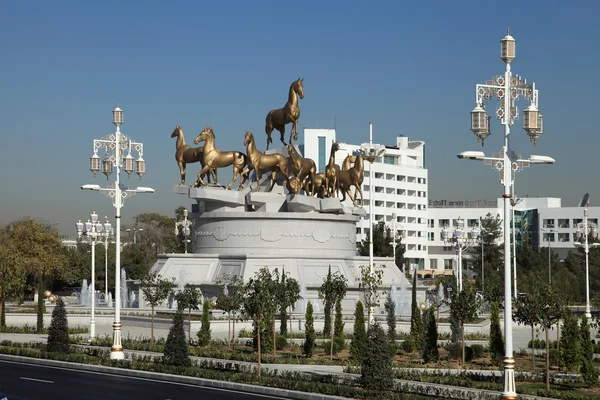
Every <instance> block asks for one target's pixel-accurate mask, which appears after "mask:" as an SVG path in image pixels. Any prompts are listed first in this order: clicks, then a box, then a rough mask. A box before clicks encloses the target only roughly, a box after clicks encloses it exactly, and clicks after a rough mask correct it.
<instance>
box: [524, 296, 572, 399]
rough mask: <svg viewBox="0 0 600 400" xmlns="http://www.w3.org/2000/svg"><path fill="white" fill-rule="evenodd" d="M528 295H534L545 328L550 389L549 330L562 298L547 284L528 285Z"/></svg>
mask: <svg viewBox="0 0 600 400" xmlns="http://www.w3.org/2000/svg"><path fill="white" fill-rule="evenodd" d="M528 296H534V297H535V300H533V301H535V302H536V303H537V304H538V305H539V308H538V315H539V317H540V320H539V325H540V326H541V327H542V328H544V329H545V330H546V390H550V336H549V330H550V328H552V326H553V325H554V324H556V323H557V322H558V321H559V319H560V317H561V314H562V310H563V307H564V302H563V301H564V300H563V298H562V297H561V295H560V293H559V292H558V291H557V289H555V288H554V287H552V286H549V285H544V284H542V285H536V286H533V287H530V291H529V293H528Z"/></svg>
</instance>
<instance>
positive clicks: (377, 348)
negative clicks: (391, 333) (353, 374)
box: [361, 323, 394, 392]
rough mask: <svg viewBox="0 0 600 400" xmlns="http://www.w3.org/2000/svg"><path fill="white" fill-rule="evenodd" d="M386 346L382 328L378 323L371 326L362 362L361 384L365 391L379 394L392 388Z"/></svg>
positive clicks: (390, 364) (389, 358) (391, 374)
mask: <svg viewBox="0 0 600 400" xmlns="http://www.w3.org/2000/svg"><path fill="white" fill-rule="evenodd" d="M387 344H388V340H387V338H386V334H385V332H384V331H383V328H382V327H381V326H380V325H379V324H378V323H375V324H373V325H371V326H370V327H369V334H368V339H367V348H366V354H365V356H364V358H363V361H362V376H361V384H362V386H363V387H364V388H365V389H369V390H375V391H378V392H380V391H386V390H390V389H391V388H392V387H393V386H394V370H393V368H392V358H391V354H390V352H389V349H388V345H387Z"/></svg>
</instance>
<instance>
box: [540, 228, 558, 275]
mask: <svg viewBox="0 0 600 400" xmlns="http://www.w3.org/2000/svg"><path fill="white" fill-rule="evenodd" d="M542 232H546V234H547V235H548V285H552V250H551V247H550V245H551V244H552V241H551V240H550V237H552V238H554V233H555V232H556V231H555V230H554V229H550V228H542ZM550 235H552V236H550Z"/></svg>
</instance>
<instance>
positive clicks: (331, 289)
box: [319, 266, 348, 359]
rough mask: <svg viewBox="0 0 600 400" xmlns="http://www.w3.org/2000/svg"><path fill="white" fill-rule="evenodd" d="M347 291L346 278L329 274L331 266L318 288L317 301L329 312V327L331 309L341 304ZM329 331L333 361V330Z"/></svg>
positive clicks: (331, 322)
mask: <svg viewBox="0 0 600 400" xmlns="http://www.w3.org/2000/svg"><path fill="white" fill-rule="evenodd" d="M347 289H348V281H347V280H346V277H345V276H343V275H341V274H340V273H338V272H337V271H336V272H335V273H333V274H332V273H331V266H330V267H329V272H328V273H327V277H326V278H325V280H324V281H323V284H322V285H321V287H320V288H319V299H322V300H324V303H325V308H326V309H328V310H329V326H330V327H331V325H333V321H332V318H331V315H332V314H333V307H334V306H335V304H336V303H338V302H341V301H342V300H343V299H344V297H346V290H347ZM329 330H330V335H331V343H330V346H331V348H330V353H329V355H330V358H331V359H333V334H334V331H333V329H331V328H330V329H329Z"/></svg>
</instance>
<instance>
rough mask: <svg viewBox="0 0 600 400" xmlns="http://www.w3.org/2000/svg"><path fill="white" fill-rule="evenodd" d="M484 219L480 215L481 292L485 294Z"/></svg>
mask: <svg viewBox="0 0 600 400" xmlns="http://www.w3.org/2000/svg"><path fill="white" fill-rule="evenodd" d="M482 222H483V219H482V218H481V217H479V230H480V236H479V238H480V240H481V294H483V295H484V296H485V268H484V267H485V266H484V263H485V257H484V254H483V238H484V234H483V223H482Z"/></svg>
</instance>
